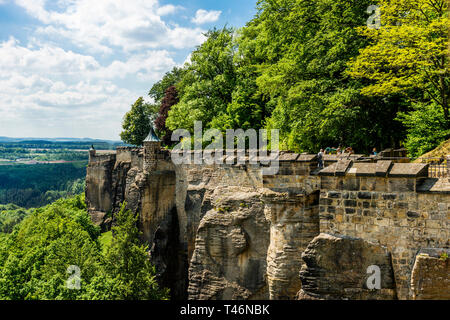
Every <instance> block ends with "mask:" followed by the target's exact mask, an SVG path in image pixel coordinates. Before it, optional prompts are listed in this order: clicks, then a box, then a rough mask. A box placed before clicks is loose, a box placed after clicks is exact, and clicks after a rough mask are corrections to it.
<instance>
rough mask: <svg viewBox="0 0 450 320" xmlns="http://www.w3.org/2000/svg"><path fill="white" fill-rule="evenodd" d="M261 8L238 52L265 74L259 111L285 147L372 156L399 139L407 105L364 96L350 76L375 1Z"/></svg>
mask: <svg viewBox="0 0 450 320" xmlns="http://www.w3.org/2000/svg"><path fill="white" fill-rule="evenodd" d="M258 3H259V6H258V14H257V16H256V17H255V18H254V19H253V20H252V21H251V22H250V23H248V24H247V26H246V27H245V28H244V30H243V32H242V33H243V37H244V39H242V40H240V42H239V48H240V50H242V51H243V52H244V53H245V54H244V57H245V55H247V56H248V57H249V65H255V68H254V71H255V72H256V74H258V73H259V74H258V75H257V79H256V84H257V86H258V93H257V94H259V95H260V99H261V101H264V102H265V104H264V106H263V105H261V104H259V107H260V110H261V111H260V112H262V113H263V114H264V117H266V123H267V128H268V129H279V130H280V139H281V141H280V142H281V146H282V147H283V148H285V149H291V150H297V151H309V152H316V151H317V149H318V148H320V147H323V146H326V145H334V146H337V144H342V145H352V146H353V147H354V148H355V149H357V150H358V149H359V150H361V149H362V151H363V150H367V151H369V150H370V149H371V147H373V146H381V145H389V144H391V141H390V140H391V137H392V138H393V139H394V140H399V136H400V135H401V133H402V128H401V125H399V123H398V122H397V121H395V120H393V118H395V115H396V113H397V111H398V108H399V107H401V106H402V104H401V103H400V104H399V103H398V101H396V97H383V99H381V98H367V97H364V96H362V95H361V94H360V89H361V87H362V83H361V81H359V80H355V79H352V78H351V77H350V76H348V75H346V73H345V71H346V69H347V63H348V61H349V60H350V59H351V58H352V57H355V56H357V55H358V52H359V49H361V48H364V47H365V46H366V45H367V43H368V41H367V40H366V39H364V37H362V36H359V35H358V34H357V32H356V30H355V28H356V27H358V26H361V25H365V23H366V20H367V18H368V16H369V15H368V14H367V12H366V10H367V7H368V6H369V5H370V4H372V3H371V2H370V1H368V0H367V1H366V0H363V1H360V0H358V1H344V0H338V1H333V0H279V1H268V0H267V1H266V0H263V1H259V2H258ZM252 96H253V97H254V96H255V94H253V95H252ZM394 128H395V130H394Z"/></svg>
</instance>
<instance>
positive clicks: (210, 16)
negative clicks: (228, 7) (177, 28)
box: [192, 9, 222, 24]
mask: <svg viewBox="0 0 450 320" xmlns="http://www.w3.org/2000/svg"><path fill="white" fill-rule="evenodd" d="M221 14H222V11H215V10H211V11H206V10H203V9H199V10H197V12H196V13H195V17H194V18H192V22H194V23H195V24H203V23H208V22H216V21H217V20H219V17H220V15H221Z"/></svg>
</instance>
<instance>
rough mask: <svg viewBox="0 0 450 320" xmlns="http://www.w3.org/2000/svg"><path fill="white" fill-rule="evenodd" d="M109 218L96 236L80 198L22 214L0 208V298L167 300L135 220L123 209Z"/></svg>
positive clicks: (11, 209)
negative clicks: (109, 225) (108, 223)
mask: <svg viewBox="0 0 450 320" xmlns="http://www.w3.org/2000/svg"><path fill="white" fill-rule="evenodd" d="M115 220H116V223H115V226H114V227H113V228H112V231H109V232H108V233H103V234H101V233H100V228H99V227H97V226H94V225H93V224H92V222H91V220H90V217H89V215H88V213H87V210H86V205H85V201H84V195H78V196H75V197H72V198H68V199H61V200H58V201H56V202H54V203H52V204H51V205H48V206H45V207H41V208H38V209H32V210H28V211H26V210H24V209H21V208H18V207H16V206H12V205H9V206H0V300H79V299H82V300H139V299H143V300H149V299H151V300H161V299H168V297H169V292H168V290H167V289H164V288H160V287H159V286H158V284H157V282H156V280H155V269H154V267H153V266H152V265H151V264H150V261H149V259H148V254H147V250H148V248H147V247H145V246H144V245H142V244H141V243H140V240H139V237H140V233H139V231H138V229H137V227H136V224H137V217H136V216H135V215H134V214H132V213H131V212H130V211H126V210H125V209H124V206H123V207H122V210H121V211H120V212H119V213H118V214H117V215H116V216H115ZM111 232H114V235H115V236H114V237H111ZM130 261H133V263H129V262H130Z"/></svg>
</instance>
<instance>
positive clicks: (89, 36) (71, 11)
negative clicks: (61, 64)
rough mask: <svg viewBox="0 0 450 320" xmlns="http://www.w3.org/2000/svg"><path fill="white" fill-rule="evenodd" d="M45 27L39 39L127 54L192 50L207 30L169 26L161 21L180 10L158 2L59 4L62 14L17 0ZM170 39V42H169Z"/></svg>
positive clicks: (38, 0)
mask: <svg viewBox="0 0 450 320" xmlns="http://www.w3.org/2000/svg"><path fill="white" fill-rule="evenodd" d="M16 3H17V4H18V5H20V6H22V7H23V8H25V10H26V11H27V12H28V14H30V15H31V16H33V17H35V18H37V19H39V20H40V21H41V22H42V23H44V24H45V26H43V27H40V28H38V29H37V32H38V34H39V35H40V36H45V35H46V36H48V37H55V36H61V37H64V38H66V39H70V41H71V42H73V43H75V44H76V45H78V46H80V47H82V48H86V49H90V50H93V51H99V52H103V53H112V52H113V50H112V48H111V47H120V48H122V49H124V50H127V51H133V50H138V49H142V48H163V47H164V48H166V47H167V46H171V47H174V48H190V47H193V46H195V45H198V44H200V43H201V42H202V41H203V40H204V38H203V36H202V33H204V30H202V29H199V28H183V29H182V31H183V37H179V33H180V30H179V29H180V28H179V27H177V26H175V27H173V26H169V25H168V24H167V23H165V22H164V21H163V20H162V19H161V17H162V16H164V15H168V14H172V13H174V12H176V11H177V10H178V9H180V7H179V6H174V5H164V6H159V2H158V0H134V1H130V0H96V1H92V0H79V1H62V2H60V7H61V10H58V11H54V10H50V9H47V7H46V1H45V0H16ZM167 39H169V41H167Z"/></svg>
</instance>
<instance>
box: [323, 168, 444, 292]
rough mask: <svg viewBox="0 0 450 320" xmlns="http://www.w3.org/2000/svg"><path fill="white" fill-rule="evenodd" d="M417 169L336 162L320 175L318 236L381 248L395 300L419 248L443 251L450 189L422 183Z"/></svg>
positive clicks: (405, 289) (406, 287)
mask: <svg viewBox="0 0 450 320" xmlns="http://www.w3.org/2000/svg"><path fill="white" fill-rule="evenodd" d="M427 172H428V168H427V165H423V164H393V163H391V162H390V161H386V162H384V161H381V162H378V163H374V164H365V163H364V164H363V163H353V162H340V163H337V164H335V165H332V166H330V167H328V168H326V169H324V170H323V171H321V172H320V176H321V186H320V232H323V233H331V234H339V235H348V236H353V237H359V238H362V239H365V240H369V241H372V242H374V243H378V244H380V245H383V246H386V247H387V248H388V250H389V251H390V252H391V254H392V263H393V268H394V274H395V281H396V285H397V294H398V297H399V298H401V299H408V298H410V297H411V292H410V278H411V270H412V266H413V263H414V259H415V256H416V254H417V252H418V251H419V250H420V249H421V248H426V247H448V246H449V245H450V243H449V236H450V232H449V231H450V225H449V219H450V197H449V193H450V188H448V185H442V186H441V187H437V186H436V184H437V183H438V180H437V179H427V178H426V177H427Z"/></svg>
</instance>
